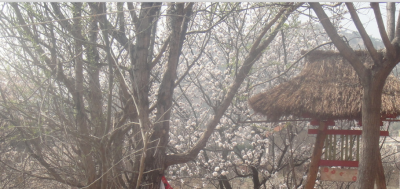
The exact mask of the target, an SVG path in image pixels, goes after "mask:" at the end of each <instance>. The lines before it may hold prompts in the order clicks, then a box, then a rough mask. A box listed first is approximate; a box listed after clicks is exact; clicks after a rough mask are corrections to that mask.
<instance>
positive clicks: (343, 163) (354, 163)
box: [319, 160, 358, 167]
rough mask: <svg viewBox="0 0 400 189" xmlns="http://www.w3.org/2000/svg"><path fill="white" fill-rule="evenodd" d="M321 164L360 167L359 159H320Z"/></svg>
mask: <svg viewBox="0 0 400 189" xmlns="http://www.w3.org/2000/svg"><path fill="white" fill-rule="evenodd" d="M319 166H329V167H333V166H343V167H358V161H341V160H320V161H319Z"/></svg>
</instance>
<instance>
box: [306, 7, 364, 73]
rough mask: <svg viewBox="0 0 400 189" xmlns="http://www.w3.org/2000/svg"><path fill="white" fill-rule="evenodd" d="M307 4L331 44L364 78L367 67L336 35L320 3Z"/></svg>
mask: <svg viewBox="0 0 400 189" xmlns="http://www.w3.org/2000/svg"><path fill="white" fill-rule="evenodd" d="M309 4H310V6H311V8H312V9H313V10H314V12H315V14H317V17H318V19H319V21H320V22H321V24H322V26H323V27H324V29H325V31H326V33H327V34H328V36H329V38H331V39H332V42H333V44H334V45H335V46H336V48H337V49H338V50H339V52H340V54H341V55H343V57H345V58H346V59H347V60H348V61H349V62H350V64H351V65H352V66H353V67H354V69H355V70H356V72H357V74H358V75H359V77H360V78H364V77H365V76H366V71H367V68H366V67H365V66H364V65H363V63H362V62H361V61H360V60H359V59H358V57H357V56H356V54H355V53H354V51H353V49H352V48H350V47H349V46H348V45H347V44H346V43H345V42H344V41H343V40H342V39H341V37H340V36H339V35H338V33H337V31H336V29H335V27H334V26H333V25H332V23H331V21H330V20H329V18H328V16H327V15H326V13H325V11H324V10H323V9H322V6H321V4H320V3H314V2H309Z"/></svg>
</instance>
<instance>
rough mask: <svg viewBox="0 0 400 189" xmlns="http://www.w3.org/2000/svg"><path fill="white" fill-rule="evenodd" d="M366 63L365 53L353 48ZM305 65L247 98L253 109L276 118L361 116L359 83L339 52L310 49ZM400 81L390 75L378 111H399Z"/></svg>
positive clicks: (391, 112)
mask: <svg viewBox="0 0 400 189" xmlns="http://www.w3.org/2000/svg"><path fill="white" fill-rule="evenodd" d="M357 55H358V56H359V57H360V59H362V61H363V62H365V63H366V64H368V63H372V60H371V58H370V57H369V55H368V53H367V52H364V51H357ZM306 60H307V65H306V66H305V68H304V69H303V70H302V71H301V73H300V74H299V75H298V76H296V77H294V78H293V79H291V80H290V81H288V82H285V83H282V84H280V85H278V86H276V87H274V88H272V89H270V90H268V91H267V92H264V93H260V94H257V95H255V96H253V97H251V98H250V100H249V103H250V106H251V107H252V108H253V110H254V111H255V112H257V113H261V114H263V115H266V116H267V119H268V120H278V119H280V118H281V117H284V116H294V117H304V115H307V117H312V118H318V119H359V118H361V99H362V95H363V93H362V86H361V84H360V82H359V79H358V76H357V74H356V72H355V71H354V68H353V67H352V66H351V65H350V64H349V63H348V62H347V61H346V60H345V59H344V58H343V57H342V56H340V54H339V53H337V52H333V51H314V52H312V53H310V54H308V55H307V57H306ZM399 95H400V81H399V80H398V79H396V78H395V77H394V76H393V75H390V76H389V77H388V78H387V80H386V84H385V86H384V89H383V94H382V107H381V113H382V114H398V115H399V114H400V98H398V97H399Z"/></svg>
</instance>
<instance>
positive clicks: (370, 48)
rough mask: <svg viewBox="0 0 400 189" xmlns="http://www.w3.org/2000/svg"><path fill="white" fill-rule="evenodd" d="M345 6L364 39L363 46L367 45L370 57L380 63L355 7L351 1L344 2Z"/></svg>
mask: <svg viewBox="0 0 400 189" xmlns="http://www.w3.org/2000/svg"><path fill="white" fill-rule="evenodd" d="M346 6H347V8H348V9H349V12H350V15H351V18H352V19H353V22H354V24H355V25H356V27H357V30H358V31H359V32H360V35H361V38H362V39H363V41H364V45H365V47H367V49H368V52H369V54H370V55H371V57H372V60H374V62H375V64H381V63H382V62H381V60H380V58H379V55H378V52H376V49H375V48H374V45H373V44H372V41H371V38H370V37H369V36H368V34H367V32H366V31H365V28H364V26H363V25H362V23H361V21H360V18H359V17H358V14H357V12H356V9H355V8H354V5H353V3H346Z"/></svg>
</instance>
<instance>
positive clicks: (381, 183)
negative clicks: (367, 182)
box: [375, 153, 386, 189]
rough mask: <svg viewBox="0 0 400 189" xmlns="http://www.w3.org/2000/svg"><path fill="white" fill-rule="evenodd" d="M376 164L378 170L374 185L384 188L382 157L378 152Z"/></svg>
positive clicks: (380, 188)
mask: <svg viewBox="0 0 400 189" xmlns="http://www.w3.org/2000/svg"><path fill="white" fill-rule="evenodd" d="M377 166H378V171H377V175H376V179H375V182H376V186H377V187H378V189H386V179H385V172H384V170H383V165H382V158H381V154H380V153H379V155H378V163H377Z"/></svg>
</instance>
